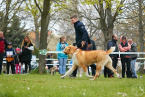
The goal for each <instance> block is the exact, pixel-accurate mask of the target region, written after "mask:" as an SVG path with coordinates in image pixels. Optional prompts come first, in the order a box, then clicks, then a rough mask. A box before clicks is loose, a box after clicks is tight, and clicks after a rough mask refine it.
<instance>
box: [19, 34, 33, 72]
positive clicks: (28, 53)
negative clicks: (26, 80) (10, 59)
mask: <svg viewBox="0 0 145 97" xmlns="http://www.w3.org/2000/svg"><path fill="white" fill-rule="evenodd" d="M21 49H22V56H21V61H22V64H23V63H24V64H25V73H27V65H29V72H30V71H31V64H30V62H31V58H32V50H34V47H33V44H32V43H31V40H30V38H29V36H25V37H24V40H23V42H22V46H21Z"/></svg>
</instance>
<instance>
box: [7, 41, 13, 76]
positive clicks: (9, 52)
mask: <svg viewBox="0 0 145 97" xmlns="http://www.w3.org/2000/svg"><path fill="white" fill-rule="evenodd" d="M5 56H6V61H7V74H9V67H10V66H11V70H12V74H15V65H14V56H15V50H14V49H13V47H12V43H10V42H9V43H8V46H7V49H6V51H5Z"/></svg>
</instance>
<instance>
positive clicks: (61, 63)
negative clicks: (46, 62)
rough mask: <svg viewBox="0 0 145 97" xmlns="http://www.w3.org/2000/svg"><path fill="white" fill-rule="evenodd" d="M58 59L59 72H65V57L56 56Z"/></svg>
mask: <svg viewBox="0 0 145 97" xmlns="http://www.w3.org/2000/svg"><path fill="white" fill-rule="evenodd" d="M58 61H59V73H60V74H65V71H66V62H67V58H58Z"/></svg>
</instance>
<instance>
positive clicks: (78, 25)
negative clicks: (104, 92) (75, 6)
mask: <svg viewBox="0 0 145 97" xmlns="http://www.w3.org/2000/svg"><path fill="white" fill-rule="evenodd" d="M71 22H72V23H73V24H74V28H75V35H76V45H77V47H78V48H80V49H81V50H85V51H87V49H88V48H89V47H90V46H91V40H90V37H89V35H88V32H87V30H86V28H85V26H84V24H83V23H82V22H80V21H79V20H78V18H77V15H74V16H72V17H71ZM94 67H95V66H94ZM95 69H96V68H95ZM76 74H77V69H75V70H74V71H73V73H72V74H71V75H69V77H70V78H76Z"/></svg>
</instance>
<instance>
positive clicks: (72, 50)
mask: <svg viewBox="0 0 145 97" xmlns="http://www.w3.org/2000/svg"><path fill="white" fill-rule="evenodd" d="M73 53H74V48H73V46H71V47H70V54H73Z"/></svg>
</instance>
